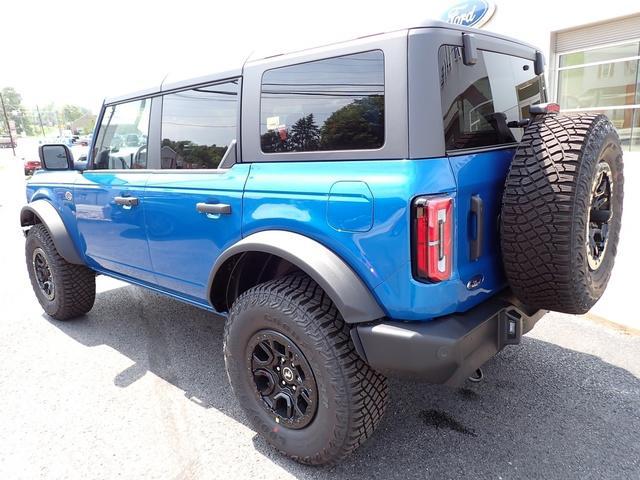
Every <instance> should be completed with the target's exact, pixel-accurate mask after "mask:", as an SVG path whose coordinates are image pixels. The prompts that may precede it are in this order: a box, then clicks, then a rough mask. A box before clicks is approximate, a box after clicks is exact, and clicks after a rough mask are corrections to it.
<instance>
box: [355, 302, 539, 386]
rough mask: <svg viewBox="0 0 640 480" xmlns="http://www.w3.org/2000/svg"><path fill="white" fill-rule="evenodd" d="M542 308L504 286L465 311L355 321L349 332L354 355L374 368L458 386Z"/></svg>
mask: <svg viewBox="0 0 640 480" xmlns="http://www.w3.org/2000/svg"><path fill="white" fill-rule="evenodd" d="M545 313H546V311H544V310H535V309H531V308H529V307H527V306H525V305H522V304H521V303H519V302H518V301H517V300H516V299H515V298H514V297H513V295H512V294H511V292H510V291H509V290H505V291H503V292H502V293H501V294H498V295H496V296H494V297H492V298H490V299H489V300H487V301H485V302H483V303H481V304H480V305H478V306H476V307H474V308H472V309H471V310H469V311H467V312H465V313H460V314H453V315H447V316H445V317H441V318H438V319H436V320H432V321H429V322H394V321H382V322H378V323H375V324H368V325H358V326H357V327H355V328H353V329H352V330H351V335H352V338H353V341H354V344H355V346H356V350H357V351H358V353H359V354H360V356H361V357H362V358H363V359H364V360H365V361H366V362H367V363H368V364H369V365H370V366H371V367H373V368H374V369H376V370H378V371H379V372H382V373H385V374H387V375H400V376H410V377H418V378H421V379H424V380H426V381H428V382H431V383H443V384H447V385H460V384H461V383H462V382H464V380H465V379H466V378H467V377H468V376H470V375H471V374H472V373H473V372H474V371H475V370H476V369H477V368H479V367H481V366H482V365H483V364H484V363H485V362H486V361H487V360H489V359H490V358H491V357H493V356H494V355H495V354H496V353H498V352H499V351H500V350H502V349H503V348H504V347H505V346H506V345H510V344H518V343H520V338H521V336H522V335H523V334H525V333H527V332H528V331H529V330H531V329H532V328H533V326H534V325H535V324H536V322H537V321H538V320H539V319H540V318H541V317H542V316H543V315H544V314H545Z"/></svg>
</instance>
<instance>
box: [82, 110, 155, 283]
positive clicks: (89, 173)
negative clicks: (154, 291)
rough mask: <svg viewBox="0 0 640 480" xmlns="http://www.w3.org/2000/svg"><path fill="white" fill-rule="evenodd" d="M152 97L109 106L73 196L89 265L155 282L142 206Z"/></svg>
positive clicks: (147, 175) (147, 174)
mask: <svg viewBox="0 0 640 480" xmlns="http://www.w3.org/2000/svg"><path fill="white" fill-rule="evenodd" d="M150 111H151V99H142V100H136V101H133V102H128V103H121V104H118V105H113V106H107V107H106V108H105V110H104V112H103V115H102V121H101V124H100V127H99V129H98V132H97V137H96V143H95V150H94V156H93V159H92V163H91V165H90V169H89V170H86V171H85V172H84V174H83V175H82V176H81V178H80V179H78V181H77V182H76V185H75V188H74V201H75V207H76V215H77V224H78V230H79V232H80V237H81V241H82V248H83V249H84V252H85V254H86V256H87V259H88V262H89V264H90V266H91V267H93V268H95V269H97V270H105V271H108V272H114V273H117V274H120V275H124V276H127V277H132V278H134V279H137V280H142V281H145V282H150V283H152V282H154V281H155V277H154V275H153V273H152V268H151V259H150V256H149V249H148V245H147V238H146V229H145V221H144V211H143V207H144V205H143V195H144V188H145V185H146V183H147V179H148V178H149V173H148V171H147V170H146V169H147V143H148V133H149V118H150Z"/></svg>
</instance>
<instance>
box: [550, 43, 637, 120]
mask: <svg viewBox="0 0 640 480" xmlns="http://www.w3.org/2000/svg"><path fill="white" fill-rule="evenodd" d="M632 43H635V44H640V37H635V38H634V39H631V40H621V41H617V42H609V43H603V44H600V45H593V46H590V47H585V48H578V49H574V50H567V51H566V52H555V55H554V67H555V71H554V74H555V75H554V82H553V85H552V88H553V98H554V101H556V102H557V101H558V99H559V97H560V72H563V71H566V70H574V69H578V68H585V67H592V66H597V65H604V64H610V63H622V62H627V61H632V60H636V61H637V62H638V69H639V70H640V50H639V51H638V55H635V56H632V57H620V58H616V59H614V60H603V61H598V62H587V63H582V64H579V65H570V66H566V67H561V66H560V58H561V57H562V56H564V55H570V54H572V53H578V52H588V51H592V50H600V49H601V48H608V47H618V46H621V45H627V44H632ZM639 48H640V46H639ZM636 88H638V87H636ZM638 98H640V97H639V91H638V90H636V99H638ZM560 107H561V108H562V105H560ZM624 109H639V110H640V100H638V101H637V102H636V103H633V104H628V105H606V106H602V107H581V108H563V109H562V111H563V112H567V113H579V112H591V111H602V110H624Z"/></svg>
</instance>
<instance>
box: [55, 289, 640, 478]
mask: <svg viewBox="0 0 640 480" xmlns="http://www.w3.org/2000/svg"><path fill="white" fill-rule="evenodd" d="M51 322H52V324H53V325H55V326H56V327H57V328H58V329H60V330H61V331H62V332H64V333H65V334H67V335H69V336H70V337H72V338H73V339H75V340H76V341H78V342H80V343H81V344H83V345H86V346H98V345H107V346H109V347H111V348H113V349H115V350H116V351H118V352H120V353H121V354H123V355H125V356H126V357H128V358H129V359H131V360H132V361H133V362H135V363H134V365H133V366H132V367H129V368H127V369H126V370H124V371H123V372H120V373H118V374H117V375H116V376H115V378H114V383H115V384H116V385H117V386H119V387H122V388H126V387H127V386H129V385H131V384H132V383H134V382H135V381H136V380H137V379H139V378H141V377H142V376H143V375H145V374H146V373H147V372H151V373H153V374H155V375H157V376H159V377H161V378H162V379H164V380H165V381H167V382H169V383H171V384H172V385H174V386H175V387H177V388H179V389H181V390H182V391H184V395H185V397H186V398H187V399H188V401H192V402H195V403H197V404H199V405H201V406H202V407H203V408H215V409H216V410H218V411H220V412H222V413H224V414H225V415H227V416H229V417H230V418H232V419H234V420H235V421H238V422H241V423H243V424H245V425H247V421H246V418H245V417H244V414H243V413H242V411H241V410H240V407H239V406H238V404H237V402H236V401H235V398H234V397H233V393H232V391H231V388H230V387H229V384H228V379H227V376H226V373H225V369H224V359H223V354H222V335H223V328H224V320H223V319H221V318H218V317H216V316H214V315H213V314H211V313H208V312H205V311H203V310H200V309H198V308H195V307H191V306H189V305H185V304H183V303H181V302H178V301H175V300H172V299H169V298H166V297H164V296H161V295H158V294H155V293H152V292H148V291H146V290H144V289H142V288H138V287H133V286H127V287H122V288H117V289H114V290H110V291H107V292H103V293H100V294H99V295H98V297H97V299H96V305H95V307H94V309H93V310H92V311H91V312H90V313H89V314H88V315H87V316H86V317H85V318H84V319H79V320H78V321H74V322H55V321H51ZM484 371H485V380H484V381H483V382H481V383H470V382H467V384H465V385H464V386H463V387H462V388H458V389H455V388H449V387H444V386H438V385H429V384H423V383H419V382H413V381H408V380H397V379H392V380H390V387H391V388H390V391H391V402H390V405H389V410H388V411H387V415H386V417H385V418H384V419H383V421H382V423H381V425H380V428H379V429H378V431H377V432H376V433H375V435H374V436H373V438H371V439H370V440H369V441H368V442H366V443H365V444H364V445H363V446H362V447H361V448H360V449H359V450H357V451H356V452H355V454H354V455H352V456H351V457H349V458H347V459H346V460H345V461H344V462H343V463H341V464H340V465H338V466H335V467H324V468H313V467H305V466H301V465H299V464H297V463H295V462H292V461H290V460H288V459H287V458H284V457H282V456H281V455H279V454H278V453H277V452H275V451H274V450H273V449H272V448H271V447H269V445H268V444H267V443H266V442H265V441H264V440H263V439H262V438H261V437H259V436H257V435H256V436H255V437H254V440H253V441H254V446H255V448H256V450H257V451H258V452H260V453H261V454H263V455H265V456H266V457H268V458H269V459H270V460H272V461H273V462H275V463H276V464H278V465H279V466H281V467H282V468H284V469H286V470H288V471H290V472H291V474H293V475H295V476H297V477H298V478H314V479H318V478H350V479H351V478H397V477H406V478H415V477H420V478H425V477H433V478H454V477H471V478H485V477H491V478H500V477H502V478H514V477H522V478H534V477H536V478H539V477H542V478H575V477H590V476H594V475H595V476H598V477H599V476H601V475H602V472H603V469H605V470H604V471H606V472H607V474H606V476H607V477H608V478H618V477H619V478H637V476H638V472H639V471H640V463H639V462H640V460H639V459H640V433H639V432H640V380H639V379H638V378H636V377H635V376H634V375H632V374H631V373H629V372H628V371H626V370H624V369H621V368H618V367H615V366H613V365H611V364H609V363H606V362H604V361H602V360H601V359H599V358H598V357H595V356H593V355H589V354H585V353H582V352H577V351H573V350H569V349H565V348H562V347H559V346H557V345H554V344H552V343H547V342H544V341H540V340H536V339H533V338H528V337H527V338H524V339H523V345H522V346H521V347H519V348H514V347H507V349H505V350H504V351H502V352H501V353H500V354H499V355H498V356H497V357H496V358H494V359H493V360H491V361H490V362H488V363H487V365H485V367H484ZM598 472H600V473H598Z"/></svg>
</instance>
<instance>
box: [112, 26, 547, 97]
mask: <svg viewBox="0 0 640 480" xmlns="http://www.w3.org/2000/svg"><path fill="white" fill-rule="evenodd" d="M420 28H444V29H448V30H457V31H460V32H467V33H474V34H477V35H483V36H486V37H492V38H496V39H499V40H504V41H508V42H512V43H517V44H519V45H522V46H524V47H527V48H530V49H532V50H537V48H536V47H534V46H533V45H531V44H529V43H526V42H522V41H520V40H517V39H515V38H512V37H508V36H506V35H501V34H498V33H494V32H489V31H486V30H480V29H477V28H470V27H464V26H462V25H455V24H451V23H446V22H442V21H439V20H432V19H428V20H425V21H423V22H421V23H419V24H417V25H412V26H405V27H401V28H395V29H390V30H387V31H381V32H377V33H372V34H369V35H363V36H360V37H356V38H352V39H349V40H342V41H338V42H331V43H327V44H324V45H318V46H314V47H309V48H304V49H300V50H291V51H288V52H277V51H271V52H269V51H262V52H256V51H254V52H251V53H250V54H249V55H248V56H246V57H245V59H244V61H242V62H241V63H238V64H235V65H233V64H232V65H226V66H225V67H223V68H218V69H214V71H213V73H210V74H205V75H198V76H194V77H191V78H184V77H183V76H176V75H174V74H171V73H170V74H167V75H166V76H165V77H164V78H163V79H162V80H161V81H160V82H159V83H158V84H157V85H156V86H152V87H149V88H146V89H144V90H138V91H135V92H131V93H128V94H125V95H118V96H114V97H109V98H106V99H105V100H104V103H105V104H111V103H119V102H123V101H126V100H133V99H135V98H142V97H148V96H153V95H158V94H161V93H165V92H169V91H172V90H179V89H183V88H188V87H190V86H195V85H203V84H206V83H212V82H216V81H222V80H225V79H229V78H234V77H239V76H241V75H242V71H243V69H244V67H245V66H246V65H250V64H253V63H258V62H264V61H268V60H269V59H271V58H274V59H275V58H277V59H278V60H279V61H281V60H286V58H287V57H288V56H292V57H294V56H296V57H297V56H299V55H300V54H301V53H304V52H309V53H313V52H315V51H317V50H327V49H329V48H330V47H344V46H348V45H349V44H351V43H355V42H357V41H361V40H362V39H366V38H372V39H373V38H375V37H379V36H383V35H386V34H390V33H398V32H402V31H406V32H407V34H408V33H409V32H410V31H411V30H415V29H420Z"/></svg>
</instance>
